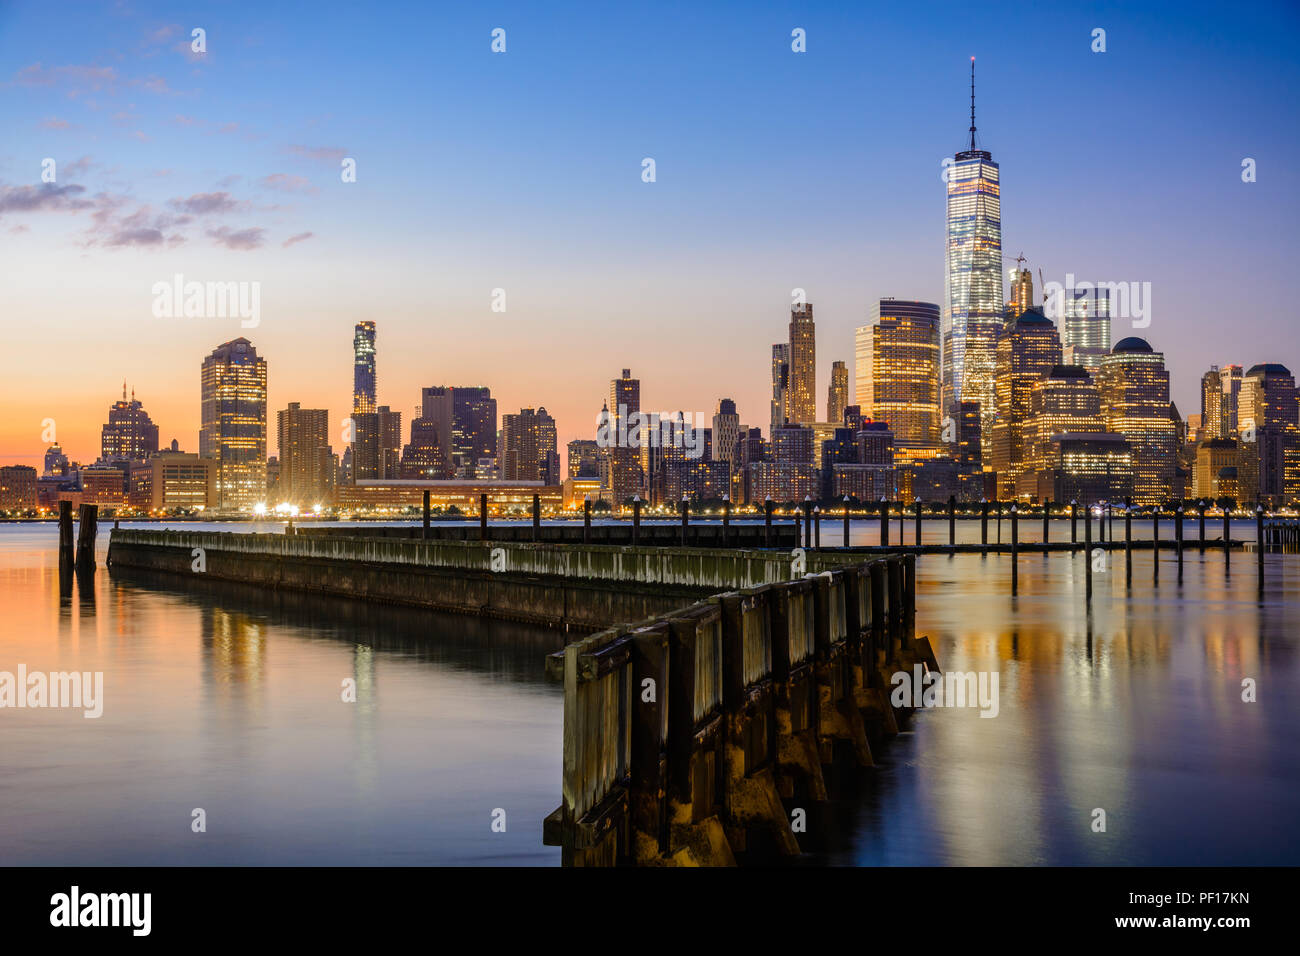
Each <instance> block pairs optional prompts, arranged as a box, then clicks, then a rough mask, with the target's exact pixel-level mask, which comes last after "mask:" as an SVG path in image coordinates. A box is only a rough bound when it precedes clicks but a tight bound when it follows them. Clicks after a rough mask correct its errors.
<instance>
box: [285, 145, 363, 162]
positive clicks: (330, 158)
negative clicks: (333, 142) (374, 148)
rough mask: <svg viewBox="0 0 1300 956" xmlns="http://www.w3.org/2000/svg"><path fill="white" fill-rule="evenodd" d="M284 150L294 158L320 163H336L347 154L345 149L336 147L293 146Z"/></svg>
mask: <svg viewBox="0 0 1300 956" xmlns="http://www.w3.org/2000/svg"><path fill="white" fill-rule="evenodd" d="M284 150H285V152H287V153H292V154H294V155H295V156H303V157H305V158H307V159H314V160H316V161H317V162H322V163H337V162H339V161H340V160H341V159H343V157H344V156H346V155H347V154H348V151H347V150H346V149H343V148H341V147H338V146H302V145H299V144H294V145H290V146H286V147H285V148H284Z"/></svg>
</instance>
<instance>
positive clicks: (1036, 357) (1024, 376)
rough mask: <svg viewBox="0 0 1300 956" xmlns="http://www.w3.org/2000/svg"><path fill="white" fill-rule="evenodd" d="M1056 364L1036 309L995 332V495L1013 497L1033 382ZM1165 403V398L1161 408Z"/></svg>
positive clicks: (1050, 330)
mask: <svg viewBox="0 0 1300 956" xmlns="http://www.w3.org/2000/svg"><path fill="white" fill-rule="evenodd" d="M1060 364H1061V338H1060V336H1059V335H1058V334H1057V332H1056V325H1055V324H1054V323H1053V322H1052V320H1051V319H1049V318H1048V317H1047V316H1045V315H1044V314H1043V310H1042V309H1037V308H1032V309H1026V310H1025V311H1024V312H1022V313H1020V315H1019V316H1018V317H1017V318H1014V319H1011V320H1010V321H1008V322H1007V324H1006V325H1005V326H1004V327H1003V329H1002V330H1001V331H1000V332H999V333H998V339H997V374H996V379H995V385H994V394H995V401H996V402H997V405H996V411H997V414H996V415H995V416H994V419H993V458H992V465H993V470H994V471H995V472H997V475H998V478H997V481H998V497H999V498H1001V499H1010V498H1014V497H1015V496H1016V481H1017V480H1018V479H1019V478H1020V475H1021V473H1022V472H1024V471H1027V470H1028V468H1029V458H1030V456H1029V454H1028V452H1027V448H1026V444H1027V443H1026V441H1025V437H1026V435H1025V426H1026V424H1027V422H1028V420H1029V412H1030V396H1031V394H1032V393H1033V389H1034V386H1035V384H1037V383H1038V381H1039V380H1040V379H1042V377H1043V376H1044V375H1047V374H1048V373H1049V372H1050V371H1051V370H1052V368H1053V367H1054V366H1057V365H1060ZM1168 404H1169V403H1168V399H1167V398H1166V401H1165V405H1166V410H1167V406H1168Z"/></svg>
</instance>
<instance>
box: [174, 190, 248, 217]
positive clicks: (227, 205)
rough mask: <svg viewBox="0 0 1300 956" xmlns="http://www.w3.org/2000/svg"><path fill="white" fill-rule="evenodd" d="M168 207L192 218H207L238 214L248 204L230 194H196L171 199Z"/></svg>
mask: <svg viewBox="0 0 1300 956" xmlns="http://www.w3.org/2000/svg"><path fill="white" fill-rule="evenodd" d="M167 205H169V206H171V207H172V208H173V209H178V210H180V211H181V212H186V213H189V214H190V215H192V216H207V215H211V214H220V213H227V212H237V211H239V210H240V209H243V208H245V207H246V206H247V205H248V203H247V202H244V201H241V200H238V199H235V198H233V197H232V196H231V195H230V193H227V192H216V193H195V194H194V195H192V196H187V197H184V198H182V197H179V196H178V197H177V198H175V199H169V200H168V201H167Z"/></svg>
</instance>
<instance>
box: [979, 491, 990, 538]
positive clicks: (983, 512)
mask: <svg viewBox="0 0 1300 956" xmlns="http://www.w3.org/2000/svg"><path fill="white" fill-rule="evenodd" d="M988 543H989V500H988V499H987V498H981V499H980V544H981V545H983V546H984V547H988Z"/></svg>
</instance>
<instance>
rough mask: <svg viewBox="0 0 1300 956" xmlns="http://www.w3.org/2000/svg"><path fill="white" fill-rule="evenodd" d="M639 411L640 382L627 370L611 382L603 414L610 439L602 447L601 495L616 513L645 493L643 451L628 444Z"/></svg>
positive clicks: (606, 431)
mask: <svg viewBox="0 0 1300 956" xmlns="http://www.w3.org/2000/svg"><path fill="white" fill-rule="evenodd" d="M640 412H641V380H640V379H637V378H633V377H632V370H631V369H627V368H625V369H623V374H622V375H621V376H620V377H619V378H616V379H611V380H610V383H609V402H608V404H607V405H606V406H605V410H604V411H603V413H602V414H603V415H604V416H606V422H607V428H606V429H605V433H606V436H607V440H606V441H605V442H604V447H603V448H602V452H603V454H602V456H601V472H600V493H601V497H602V498H603V499H604V500H605V501H608V502H609V503H610V505H611V506H613V507H614V508H615V509H616V510H617V509H621V508H622V506H623V502H625V501H627V499H629V498H631V497H633V496H635V495H638V494H642V493H643V492H644V491H645V488H644V485H643V482H642V475H641V449H640V447H639V445H637V444H635V443H633V444H632V445H629V436H628V429H629V425H630V422H631V421H634V420H632V419H631V416H632V415H634V414H636V415H638V416H639V414H640ZM598 440H599V439H598ZM642 496H643V497H644V495H642Z"/></svg>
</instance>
